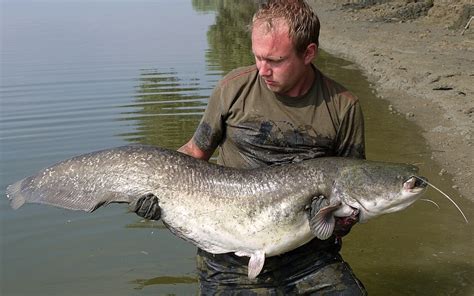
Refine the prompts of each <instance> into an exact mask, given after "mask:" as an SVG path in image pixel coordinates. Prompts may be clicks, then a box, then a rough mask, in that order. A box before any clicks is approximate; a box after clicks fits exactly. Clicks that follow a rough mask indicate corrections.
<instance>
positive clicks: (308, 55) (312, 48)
mask: <svg viewBox="0 0 474 296" xmlns="http://www.w3.org/2000/svg"><path fill="white" fill-rule="evenodd" d="M317 55H318V46H317V45H316V43H310V44H309V45H308V47H306V50H305V52H304V63H305V64H310V63H311V62H312V61H313V60H314V58H316V56H317Z"/></svg>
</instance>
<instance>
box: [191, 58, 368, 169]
mask: <svg viewBox="0 0 474 296" xmlns="http://www.w3.org/2000/svg"><path fill="white" fill-rule="evenodd" d="M313 69H314V71H315V74H316V76H315V80H314V83H313V86H312V87H311V88H310V90H309V91H308V92H307V93H306V94H305V95H303V96H301V97H285V96H282V95H278V94H275V93H274V92H272V91H271V90H269V89H268V88H267V86H266V84H265V82H264V81H263V79H262V78H260V76H259V75H258V70H257V68H256V67H255V66H250V67H243V68H239V69H236V70H234V71H232V72H231V73H229V74H228V75H226V76H225V77H224V78H223V79H222V80H221V81H220V82H219V83H218V85H217V86H216V88H215V89H214V91H213V93H212V95H211V97H210V99H209V104H208V107H207V109H206V112H205V114H204V116H203V118H202V120H201V122H200V124H199V126H198V128H197V130H196V132H195V134H194V136H193V138H194V141H195V143H196V144H197V145H198V147H199V148H200V149H202V150H205V151H212V150H214V149H215V148H217V147H218V148H219V156H218V161H217V162H218V163H219V164H221V165H224V166H230V167H239V168H253V167H259V166H263V165H270V164H279V163H287V162H297V161H301V160H304V159H310V158H315V157H322V156H350V157H359V158H363V157H365V154H364V123H363V117H362V111H361V108H360V105H359V101H358V99H357V98H356V97H355V96H353V95H352V94H351V93H350V92H348V91H347V90H346V89H345V88H344V87H342V86H341V85H339V84H338V83H336V82H334V81H333V80H331V79H329V78H327V77H325V76H324V75H323V74H322V73H321V72H320V71H319V70H318V69H316V68H315V67H313Z"/></svg>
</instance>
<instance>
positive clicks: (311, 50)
mask: <svg viewBox="0 0 474 296" xmlns="http://www.w3.org/2000/svg"><path fill="white" fill-rule="evenodd" d="M318 36H319V20H318V18H317V16H316V15H315V14H314V12H313V10H312V9H311V7H310V6H309V5H308V4H307V3H306V2H305V1H303V0H286V1H285V0H270V1H269V2H268V3H267V4H266V5H264V6H262V8H261V9H260V10H259V11H258V12H257V13H256V14H255V15H254V18H253V21H252V51H253V53H254V55H255V61H256V65H257V68H258V70H259V74H260V76H261V77H262V78H263V79H264V81H265V83H266V85H267V87H268V88H269V89H270V90H272V91H274V92H276V93H279V94H283V95H288V96H300V95H302V94H304V93H306V92H307V91H308V89H309V87H310V86H311V84H312V81H313V72H312V68H311V61H312V60H313V59H314V57H315V56H316V54H317V49H318V45H317V44H318Z"/></svg>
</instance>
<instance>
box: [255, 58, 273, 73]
mask: <svg viewBox="0 0 474 296" xmlns="http://www.w3.org/2000/svg"><path fill="white" fill-rule="evenodd" d="M258 73H259V74H260V76H270V75H272V68H271V67H270V65H268V63H267V62H265V61H261V62H260V65H259V68H258Z"/></svg>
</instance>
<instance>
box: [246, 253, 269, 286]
mask: <svg viewBox="0 0 474 296" xmlns="http://www.w3.org/2000/svg"><path fill="white" fill-rule="evenodd" d="M264 263H265V252H263V251H260V250H259V251H256V252H255V253H253V254H252V255H251V256H250V260H249V266H248V269H249V271H248V277H249V279H254V278H256V277H257V276H258V275H259V274H260V272H261V271H262V269H263V264H264Z"/></svg>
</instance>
